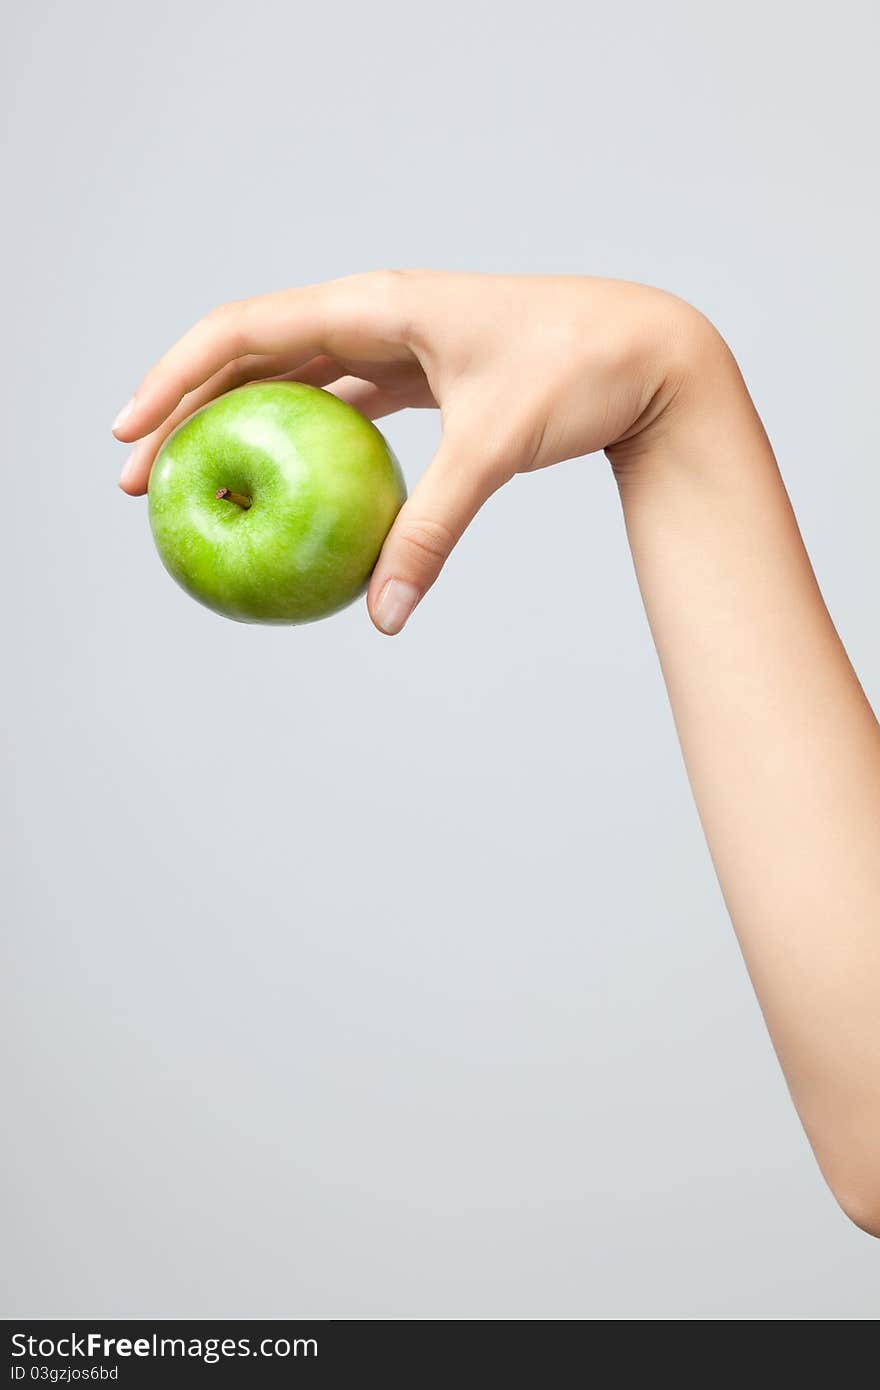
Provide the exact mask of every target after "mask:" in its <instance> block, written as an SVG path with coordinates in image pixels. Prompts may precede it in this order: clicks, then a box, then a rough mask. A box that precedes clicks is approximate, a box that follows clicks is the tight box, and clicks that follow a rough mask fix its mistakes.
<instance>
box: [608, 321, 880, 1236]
mask: <svg viewBox="0 0 880 1390" xmlns="http://www.w3.org/2000/svg"><path fill="white" fill-rule="evenodd" d="M695 331H696V335H697V336H696V340H695V346H696V347H697V348H698V351H697V352H696V354H695V356H694V361H693V367H692V370H691V371H690V372H689V373H688V374H687V376H686V378H685V380H684V382H683V384H682V386H681V389H680V392H679V395H678V397H677V398H676V400H675V401H674V402H673V404H672V405H671V406H670V407H669V409H668V411H667V414H666V417H665V418H664V419H663V420H662V421H661V422H660V423H659V427H658V428H656V429H655V431H654V435H653V438H652V439H651V440H648V439H642V440H637V441H634V443H633V445H632V447H631V448H629V449H628V446H626V445H624V446H623V447H622V448H621V449H620V450H615V449H614V448H612V449H610V450H609V456H610V457H611V459H612V462H613V464H614V466H615V472H616V475H617V479H618V485H619V489H620V496H621V500H622V503H623V509H624V515H625V519H626V526H627V532H628V535H629V539H630V545H631V547H632V553H633V558H634V560H635V565H636V571H637V574H638V579H639V584H640V587H641V591H642V595H643V598H644V602H645V607H646V610H647V613H648V619H649V622H650V625H651V630H652V633H653V635H654V640H655V642H656V644H657V650H658V653H659V656H660V661H661V665H662V668H663V674H664V677H665V680H666V685H667V689H668V691H669V698H670V701H671V704H672V710H673V715H674V717H675V722H676V726H677V729H678V734H679V738H680V740H681V745H682V749H683V752H684V756H685V762H686V764H687V770H688V775H689V777H690V781H691V786H692V788H693V792H694V796H695V798H696V802H697V807H698V810H699V813H700V818H701V820H702V823H703V828H704V830H705V833H706V837H707V840H708V842H709V848H710V851H711V853H712V857H713V860H714V863H715V867H716V870H717V873H718V877H719V880H720V883H721V887H722V891H723V893H724V896H725V899H726V902H727V905H728V909H729V911H730V915H731V918H732V920H733V924H734V927H735V929H736V933H737V936H738V938H739V941H740V945H741V947H742V951H743V955H744V956H745V960H746V964H747V966H748V970H749V973H750V975H751V978H752V982H753V984H754V987H755V991H756V993H757V995H758V1000H759V1002H760V1005H761V1009H762V1011H763V1014H764V1017H765V1019H766V1021H767V1026H768V1028H769V1030H770V1034H771V1037H772V1039H773V1043H774V1046H775V1048H776V1051H777V1054H778V1056H779V1060H780V1062H781V1063H782V1067H783V1070H784V1072H785V1076H786V1080H787V1082H788V1085H789V1089H790V1091H791V1094H792V1097H793V1099H794V1102H795V1105H796V1107H797V1110H798V1113H799V1115H800V1118H801V1121H802V1122H803V1125H804V1128H805V1130H806V1132H807V1135H808V1137H809V1139H810V1142H811V1144H812V1146H813V1149H814V1152H815V1154H816V1158H817V1159H818V1161H819V1164H820V1166H821V1168H822V1171H823V1173H824V1175H825V1178H826V1179H827V1181H828V1183H829V1185H830V1186H831V1188H832V1190H833V1191H834V1194H835V1196H836V1197H837V1199H838V1201H839V1202H840V1204H841V1206H842V1207H843V1208H844V1210H845V1211H846V1212H847V1214H848V1215H849V1216H850V1217H851V1218H852V1220H853V1221H855V1222H856V1224H857V1225H859V1226H861V1227H863V1229H865V1230H866V1231H869V1232H871V1233H872V1234H874V1235H880V730H878V725H877V721H876V719H875V717H874V715H873V713H872V710H871V708H870V706H869V704H868V702H867V700H866V699H865V696H864V694H863V692H862V689H861V687H860V685H859V682H858V680H857V679H856V676H855V673H854V672H853V669H852V667H851V665H850V663H849V660H848V659H847V656H846V652H845V651H844V649H843V646H842V644H841V642H840V640H839V638H838V636H837V633H836V632H835V630H834V626H833V624H832V622H831V619H830V617H829V615H828V611H827V609H826V607H825V604H824V602H823V600H822V597H821V594H820V593H819V590H818V587H817V585H816V581H815V578H814V576H813V572H812V569H811V567H810V563H809V560H808V557H807V554H806V551H805V549H804V545H803V542H802V540H801V536H800V533H799V531H798V527H797V523H796V521H795V517H794V514H793V512H792V509H791V506H790V503H789V500H788V497H787V494H786V491H785V488H784V486H783V483H782V480H781V478H780V475H779V471H778V469H777V466H776V461H775V459H774V457H773V453H772V450H771V447H770V444H769V441H768V439H767V437H766V435H765V433H764V430H763V428H762V425H761V422H760V420H759V418H758V416H757V414H756V412H755V409H754V407H753V405H752V402H751V400H750V398H749V395H748V393H747V391H746V389H745V386H744V384H743V382H742V378H741V376H740V373H739V371H738V369H737V367H736V364H735V362H734V361H733V359H732V357H731V356H730V353H729V352H728V350H727V348H726V347H725V345H724V344H723V342H722V341H721V339H720V338H719V337H718V335H717V334H715V333H714V331H713V330H711V329H709V327H708V325H706V326H705V327H704V328H702V329H696V330H695Z"/></svg>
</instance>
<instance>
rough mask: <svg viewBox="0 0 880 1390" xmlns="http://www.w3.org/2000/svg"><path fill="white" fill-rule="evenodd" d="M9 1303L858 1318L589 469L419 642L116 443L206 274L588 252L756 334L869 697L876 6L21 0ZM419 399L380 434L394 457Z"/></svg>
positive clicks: (226, 289)
mask: <svg viewBox="0 0 880 1390" xmlns="http://www.w3.org/2000/svg"><path fill="white" fill-rule="evenodd" d="M5 40H6V42H5V44H4V54H3V58H2V65H3V73H2V92H3V98H2V99H3V104H4V106H5V108H6V109H5V115H6V120H5V122H4V127H5V135H4V150H3V169H4V173H3V185H4V189H5V193H6V195H7V198H6V204H7V206H6V214H5V217H4V219H3V224H2V239H3V266H4V271H5V274H4V281H5V286H4V294H3V300H4V306H3V319H4V329H3V334H2V352H3V370H4V375H5V383H6V388H7V394H6V405H5V408H4V412H3V426H4V428H3V435H4V453H5V459H4V478H5V482H4V487H5V489H6V496H5V525H4V526H3V543H2V547H0V556H2V566H3V585H4V603H3V625H4V630H5V636H4V649H5V653H6V655H7V657H8V658H9V661H8V668H7V677H6V680H5V684H4V687H3V697H2V698H3V711H2V721H3V736H4V743H5V749H6V757H7V760H8V777H7V780H6V791H7V793H8V795H4V798H3V800H4V814H5V817H6V821H5V826H4V846H5V849H4V857H5V860H6V864H5V868H4V873H3V895H4V898H5V899H6V911H5V912H4V920H5V927H4V944H5V953H6V959H7V967H6V970H5V974H4V985H3V993H4V998H3V1004H2V1007H3V1027H4V1030H8V1042H7V1047H6V1059H7V1063H8V1066H7V1078H6V1094H7V1097H8V1099H7V1102H6V1105H5V1107H4V1114H5V1115H7V1116H10V1117H11V1124H10V1129H9V1135H8V1143H7V1144H6V1145H5V1146H4V1148H5V1155H4V1157H5V1162H4V1168H5V1180H4V1206H5V1211H4V1214H3V1227H4V1230H5V1232H6V1235H7V1239H6V1240H5V1241H4V1245H5V1249H6V1254H5V1257H4V1262H3V1263H4V1295H3V1311H4V1312H5V1313H6V1315H7V1316H14V1315H25V1314H30V1315H37V1314H39V1315H42V1316H52V1315H55V1316H83V1315H88V1316H91V1317H95V1316H111V1315H115V1316H141V1317H152V1316H159V1315H165V1316H177V1317H185V1316H188V1315H192V1316H199V1315H205V1316H214V1317H223V1316H227V1315H228V1316H233V1315H240V1316H244V1317H248V1316H250V1317H253V1316H259V1315H262V1316H275V1315H286V1314H290V1315H317V1316H333V1317H362V1318H387V1317H394V1316H402V1317H411V1316H428V1317H436V1318H447V1317H453V1316H465V1317H500V1318H523V1317H537V1318H545V1317H553V1316H557V1317H563V1318H588V1319H597V1318H609V1319H638V1318H642V1319H645V1318H653V1319H709V1318H712V1319H718V1318H721V1319H756V1318H757V1319H766V1318H773V1319H781V1318H786V1319H802V1318H824V1319H838V1318H859V1319H861V1318H870V1317H873V1316H875V1315H876V1314H877V1312H878V1307H880V1269H878V1258H880V1255H878V1252H880V1247H878V1246H877V1245H876V1243H873V1242H872V1241H871V1240H870V1238H869V1237H867V1236H865V1235H863V1234H861V1233H860V1232H859V1231H857V1230H856V1229H855V1228H854V1227H852V1226H850V1225H848V1224H847V1222H846V1220H845V1219H844V1217H843V1216H842V1215H841V1214H840V1213H839V1212H838V1210H837V1208H836V1206H835V1204H834V1202H833V1200H832V1198H831V1197H830V1195H829V1194H828V1193H827V1191H826V1190H825V1187H824V1185H823V1183H822V1180H821V1178H820V1177H819V1175H818V1173H817V1170H816V1168H815V1166H814V1164H813V1161H812V1158H811V1155H810V1153H809V1150H808V1146H807V1143H806V1141H805V1139H804V1137H803V1135H802V1133H801V1130H800V1128H799V1126H798V1123H797V1120H796V1117H795V1115H794V1112H793V1110H792V1107H791V1104H790V1101H789V1099H788V1095H787V1093H786V1090H785V1086H784V1083H783V1080H782V1077H781V1074H780V1072H779V1070H778V1067H777V1065H776V1062H775V1059H774V1056H773V1053H772V1050H771V1047H770V1044H769V1042H768V1039H767V1036H766V1034H765V1032H764V1029H763V1025H762V1022H761V1018H760V1015H759V1011H758V1008H757V1006H756V1003H755V1001H754V998H753V996H752V993H751V990H750V987H749V984H748V981H747V978H746V975H745V971H744V968H743V966H742V964H741V961H740V957H739V954H738V951H737V948H736V945H735V942H734V939H733V935H732V932H731V929H730V926H729V924H728V922H727V919H726V917H725V913H724V909H723V906H722V902H721V898H720V894H719V891H718V888H717V886H716V883H715V880H714V877H713V874H712V870H711V867H710V863H709V859H708V855H707V852H706V849H705V847H704V844H703V840H702V836H701V832H700V829H699V825H698V822H697V818H696V814H695V811H694V809H693V806H692V804H691V799H690V795H689V792H688V788H687V783H686V780H685V774H684V771H683V768H682V764H681V760H680V755H679V751H678V747H677V744H676V740H675V736H674V732H673V727H672V722H671V718H670V715H669V712H668V707H667V702H666V697H665V693H664V690H663V686H662V683H661V679H660V676H659V672H658V667H657V663H656V660H655V656H654V652H653V649H652V646H651V642H650V638H649V634H648V631H647V627H646V623H645V620H644V617H643V614H642V610H641V606H640V602H639V598H638V594H637V590H636V586H635V582H634V578H633V574H632V570H631V564H630V559H629V555H628V552H627V548H626V544H625V539H624V535H623V529H622V524H621V518H620V514H619V508H618V505H617V500H616V493H615V489H614V486H613V482H612V479H611V476H610V470H609V469H608V467H607V465H606V464H605V462H604V460H602V459H601V458H593V459H590V460H588V461H586V462H584V461H581V462H574V463H570V464H566V465H563V466H561V467H558V468H556V469H552V470H549V471H547V472H545V473H543V474H541V475H540V476H534V477H527V478H522V479H518V480H516V482H515V483H514V484H513V485H511V486H510V487H509V488H508V489H507V490H506V491H504V492H503V493H502V494H500V495H499V496H498V497H497V498H495V499H494V500H493V502H492V503H491V504H490V506H489V507H488V508H487V509H486V511H485V512H484V513H483V515H481V516H480V517H479V518H478V520H477V522H476V524H475V525H474V527H473V529H472V531H471V532H469V534H468V535H467V536H466V538H465V539H464V541H463V542H462V544H461V546H460V548H459V550H458V551H457V552H456V554H455V556H454V558H453V560H452V561H451V562H450V564H449V566H448V569H447V571H446V573H445V574H444V576H443V578H442V581H441V583H440V584H438V586H437V588H436V590H435V591H434V592H433V593H432V594H431V595H430V597H429V598H428V599H427V600H426V601H425V603H424V604H423V606H422V608H421V609H420V611H419V613H418V614H417V616H416V618H415V619H414V621H413V623H412V626H411V628H410V629H409V630H408V631H407V632H406V634H405V635H404V636H403V637H402V638H401V639H400V640H398V641H394V642H390V641H387V640H385V639H382V638H380V637H379V636H378V635H377V634H376V633H375V632H374V631H373V630H372V629H371V627H370V625H369V623H368V621H367V619H366V615H365V612H364V610H363V608H362V606H361V605H358V606H356V607H354V608H352V609H350V610H349V611H347V612H346V613H344V614H342V615H341V616H339V617H336V618H334V619H332V620H330V621H328V622H326V623H324V624H318V625H316V626H313V627H309V628H303V629H298V630H297V629H294V630H262V629H258V628H247V627H240V626H238V625H234V624H230V623H227V622H225V621H223V620H222V619H219V618H216V617H214V616H213V615H211V614H209V613H207V612H206V611H204V610H202V609H200V608H199V607H198V606H197V605H195V604H193V603H191V602H190V601H189V600H188V599H186V598H185V597H184V596H183V595H182V593H180V592H179V591H178V590H177V589H176V588H175V587H174V585H173V584H172V583H171V581H170V580H169V579H168V578H167V576H166V575H165V573H164V572H163V570H162V569H161V567H160V565H159V562H158V559H157V557H156V556H155V554H154V552H153V548H152V545H151V542H150V538H149V534H148V528H147V520H146V511H145V507H144V505H143V504H142V503H137V502H131V501H128V500H126V499H125V498H124V497H123V496H122V494H121V493H119V492H118V491H117V490H116V488H115V480H116V476H117V472H118V469H119V467H120V465H121V463H122V459H123V456H124V454H123V450H122V448H121V447H120V446H119V445H117V444H115V443H114V441H113V440H112V439H111V437H110V434H109V423H110V420H111V418H112V416H113V415H114V413H115V411H116V409H117V408H118V407H119V406H120V405H121V404H122V403H123V401H124V400H125V399H126V397H127V396H128V395H129V393H130V391H131V389H132V388H133V386H134V385H135V384H136V381H137V379H138V377H139V376H140V374H141V373H142V372H143V371H144V370H145V369H146V367H147V366H148V365H149V364H150V362H151V361H152V359H153V358H155V357H156V356H157V355H158V354H159V353H160V352H161V351H162V350H163V349H164V348H165V347H166V346H167V345H168V344H169V343H170V341H171V340H172V339H173V338H175V337H176V336H177V335H178V334H179V333H180V332H182V331H183V330H184V329H185V328H186V327H187V326H188V325H189V324H190V322H191V321H192V320H194V319H195V318H197V317H198V316H199V315H201V314H202V313H203V312H205V311H206V310H207V309H209V308H210V307H211V306H212V305H213V304H214V303H216V302H217V301H220V300H226V299H229V298H232V297H238V296H241V295H245V294H253V293H259V292H263V291H267V290H270V289H273V288H279V287H281V286H284V285H288V284H292V283H296V282H302V281H310V280H317V279H323V278H326V277H330V276H335V275H340V274H344V273H348V272H350V271H354V270H359V269H368V268H371V267H382V266H393V265H435V266H441V267H448V268H455V267H463V268H472V269H487V270H489V269H500V270H514V271H573V272H579V271H586V272H591V273H595V274H612V275H620V276H625V277H628V278H632V279H639V280H645V281H648V282H650V283H654V284H659V285H662V286H664V287H667V288H669V289H672V290H674V291H676V292H677V293H678V294H680V295H683V296H684V297H685V298H687V299H690V300H692V301H693V302H695V303H696V304H698V305H699V306H700V307H701V308H702V309H703V310H704V311H705V312H706V313H708V314H709V315H710V317H712V318H713V319H714V320H715V322H716V323H717V324H718V325H719V327H720V328H721V329H722V331H723V332H724V334H725V336H726V337H727V338H728V340H729V341H730V343H731V344H732V346H733V348H734V350H735V351H736V353H737V355H738V357H739V360H740V362H741V364H742V367H743V371H744V373H745V375H746V379H747V381H748V382H749V385H750V388H751V390H752V392H753V395H754V397H755V399H756V401H757V403H758V407H759V409H760V411H761V413H762V415H763V418H764V420H765V422H766V424H767V427H768V430H769V432H770V435H771V437H772V439H773V441H774V445H775V447H776V450H777V453H778V456H779V459H780V463H781V466H782V468H783V471H784V474H785V477H786V480H787V482H788V484H789V487H790V490H791V493H792V496H793V498H794V501H795V504H796V507H797V510H798V515H799V517H800V521H801V524H802V528H803V530H804V533H805V536H806V539H807V542H808V545H809V548H810V551H811V554H812V557H813V560H814V563H815V565H816V568H817V571H818V574H819V577H820V581H821V583H822V585H823V588H824V591H825V594H826V597H827V599H828V601H829V604H830V606H831V609H832V612H833V614H834V616H835V618H836V620H837V622H838V625H839V627H840V629H841V632H842V634H843V636H844V639H845V641H846V643H847V645H848V648H849V651H850V653H851V655H852V657H853V660H854V661H855V663H856V666H857V668H858V670H859V673H860V675H861V677H862V679H863V682H864V684H865V686H866V689H867V690H868V693H869V695H871V696H873V697H874V698H875V699H876V698H877V695H878V692H880V644H878V640H877V590H878V580H880V562H878V556H877V548H876V510H877V506H878V502H880V484H878V478H877V458H878V432H880V426H878V416H877V412H876V409H875V406H876V369H877V352H876V308H877V303H878V289H880V285H878V260H877V254H876V252H877V245H878V241H880V226H878V220H880V219H878V196H877V166H876V148H877V145H876V140H877V118H878V105H880V102H878V97H877V89H876V71H877V60H878V56H880V54H878V49H880V20H878V12H877V10H876V7H875V6H873V5H872V4H871V3H870V0H865V2H864V3H842V4H837V5H835V6H834V7H833V8H828V7H826V6H818V5H811V4H806V5H804V4H776V5H772V4H771V5H769V6H767V5H766V4H764V3H760V4H758V3H745V4H743V3H740V4H738V5H736V6H732V5H731V6H726V7H724V8H723V9H722V8H720V7H717V6H706V5H703V4H700V3H697V2H696V0H694V3H692V4H683V3H668V4H664V5H662V6H656V5H653V4H648V3H639V4H626V3H622V4H621V3H618V4H615V5H606V4H602V5H594V4H587V5H582V4H574V3H571V4H559V3H552V2H551V3H544V4H542V5H541V6H540V7H539V8H537V9H534V8H532V7H526V6H514V7H512V8H511V7H508V6H506V5H504V6H503V5H501V4H497V5H486V4H479V3H473V2H472V3H468V4H466V5H465V4H462V5H457V4H446V5H443V6H436V7H428V8H422V7H418V6H413V5H411V4H403V3H384V4H383V3H374V4H372V5H370V6H363V5H354V4H350V3H347V4H341V5H340V4H336V5H333V6H324V5H315V6H304V5H302V4H297V3H291V0H286V3H278V4H274V3H273V4H261V3H252V4H250V5H247V6H241V5H239V4H231V3H228V0H224V2H223V3H220V4H217V3H212V4H208V3H199V4H192V3H189V4H187V3H184V4H181V3H174V4H170V3H156V4H151V5H149V6H144V5H138V6H133V5H130V4H111V3H102V4H78V5H75V6H69V5H63V4H61V3H55V4H49V5H45V6H42V7H39V8H38V9H34V8H33V7H27V6H23V5H21V6H17V7H16V8H15V10H13V11H12V12H10V14H9V16H8V18H7V21H6V32H5ZM436 428H437V427H436V421H435V420H434V419H433V418H432V417H430V416H428V415H427V414H416V415H413V416H411V417H405V418H400V419H397V420H394V421H393V422H391V423H389V424H388V425H387V433H388V435H389V438H390V439H391V441H392V443H393V445H394V446H395V448H396V449H397V451H398V453H399V455H400V457H401V459H402V460H403V462H404V465H405V468H406V471H407V474H408V477H409V479H410V481H412V479H413V478H415V477H416V476H417V475H418V473H419V471H420V470H421V468H422V467H423V466H424V464H425V462H426V461H427V460H428V458H429V457H430V454H431V450H432V448H433V445H434V442H435V438H436Z"/></svg>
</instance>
